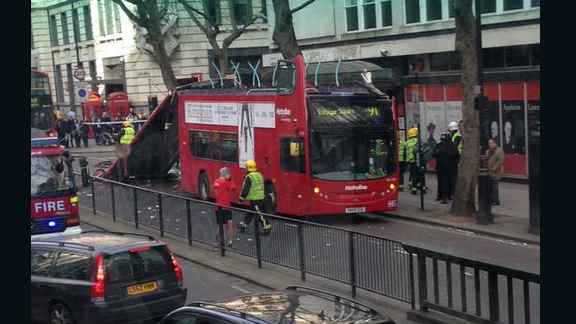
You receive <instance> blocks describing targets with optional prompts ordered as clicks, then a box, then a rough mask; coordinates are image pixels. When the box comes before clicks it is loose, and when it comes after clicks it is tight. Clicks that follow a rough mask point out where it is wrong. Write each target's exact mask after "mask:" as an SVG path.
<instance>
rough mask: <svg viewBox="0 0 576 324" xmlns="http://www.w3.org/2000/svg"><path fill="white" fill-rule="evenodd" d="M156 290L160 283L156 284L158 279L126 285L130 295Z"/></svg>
mask: <svg viewBox="0 0 576 324" xmlns="http://www.w3.org/2000/svg"><path fill="white" fill-rule="evenodd" d="M155 290H158V284H156V281H151V282H145V283H142V284H138V285H132V286H128V287H126V292H128V295H140V294H144V293H147V292H151V291H155Z"/></svg>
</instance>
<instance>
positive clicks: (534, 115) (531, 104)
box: [528, 100, 540, 128]
mask: <svg viewBox="0 0 576 324" xmlns="http://www.w3.org/2000/svg"><path fill="white" fill-rule="evenodd" d="M539 122H540V100H531V101H528V128H530V127H531V126H532V125H534V124H536V123H539Z"/></svg>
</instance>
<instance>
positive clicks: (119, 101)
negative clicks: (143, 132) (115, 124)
mask: <svg viewBox="0 0 576 324" xmlns="http://www.w3.org/2000/svg"><path fill="white" fill-rule="evenodd" d="M107 100H108V115H109V116H110V118H111V119H112V120H117V119H118V120H124V118H125V117H126V116H127V115H128V112H129V111H130V103H129V102H128V95H127V94H125V93H124V92H112V93H111V94H109V95H108V97H107Z"/></svg>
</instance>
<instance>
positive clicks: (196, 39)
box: [31, 0, 268, 111]
mask: <svg viewBox="0 0 576 324" xmlns="http://www.w3.org/2000/svg"><path fill="white" fill-rule="evenodd" d="M188 2H189V3H190V4H192V5H193V6H194V8H196V9H198V10H200V11H203V12H204V11H205V12H211V13H212V14H214V15H216V16H217V18H218V19H219V22H220V23H221V30H222V33H221V34H220V35H219V37H218V40H219V42H220V44H221V42H222V39H223V38H224V37H226V36H227V35H228V34H229V33H230V31H231V28H230V19H229V12H230V11H229V10H228V9H229V8H228V1H221V5H220V2H217V1H208V0H204V1H202V0H189V1H188ZM124 3H125V4H126V6H127V7H128V8H131V9H133V6H132V5H131V4H130V3H129V2H127V1H125V2H124ZM159 3H162V2H161V1H159ZM215 4H217V6H216V5H215ZM232 5H233V6H234V7H233V8H232V10H234V12H236V17H238V19H237V23H238V24H240V23H242V22H244V21H248V20H250V18H252V16H253V15H258V14H259V13H260V11H261V10H262V9H264V10H266V2H265V1H263V0H234V1H232ZM31 7H32V8H31V9H32V10H31V12H32V13H31V20H32V26H31V29H32V35H31V38H32V41H31V43H32V45H31V54H32V55H31V56H32V59H31V67H32V69H36V70H40V71H43V72H47V73H49V75H50V77H51V88H52V92H53V101H54V104H55V105H56V106H57V107H58V108H60V109H61V110H62V111H68V110H69V109H74V110H79V109H80V107H81V103H80V102H78V100H75V99H76V98H75V91H74V86H75V83H78V82H79V81H78V80H77V79H76V78H75V77H74V71H75V70H76V69H77V68H78V67H82V68H83V69H84V70H85V74H86V76H85V79H84V80H85V81H86V82H88V83H90V86H91V88H92V91H93V92H97V93H99V94H100V95H102V97H103V98H105V96H106V95H107V94H110V93H113V92H125V93H127V94H128V96H129V100H130V104H131V106H133V107H136V108H147V107H148V97H149V96H150V95H157V96H158V100H162V99H163V97H164V95H165V93H166V87H165V86H164V82H163V81H162V76H161V73H160V69H159V68H158V65H157V64H156V62H155V61H154V58H153V56H152V52H151V51H152V48H151V46H150V45H149V44H147V43H146V34H147V31H146V30H145V29H143V28H140V27H137V26H135V25H134V24H133V23H132V22H131V21H130V19H129V18H128V17H127V16H126V14H125V13H124V12H123V11H122V9H121V8H120V7H119V6H118V5H117V4H116V3H114V2H113V1H111V0H71V1H70V0H68V1H63V0H36V1H34V0H33V1H32V4H31ZM264 17H265V15H262V18H259V19H257V20H256V21H255V23H254V24H252V25H251V26H250V27H248V28H247V30H246V31H245V32H244V34H243V35H242V36H240V38H238V39H236V40H235V41H234V42H233V44H232V45H231V47H230V53H229V54H230V59H232V60H234V61H243V60H246V59H247V58H251V59H253V58H254V57H258V56H260V57H261V55H262V54H263V53H264V51H265V50H266V51H267V48H268V31H267V29H268V22H267V20H266V19H265V18H264ZM200 20H201V21H202V22H204V20H203V19H202V18H201V19H200ZM162 32H163V38H164V44H165V46H166V48H167V51H168V53H169V54H170V58H171V64H172V67H173V69H174V73H175V75H176V78H177V79H178V80H179V82H180V83H189V82H192V80H193V75H194V76H198V75H199V74H200V75H202V74H203V73H208V72H209V71H210V68H209V66H212V65H211V62H212V61H214V55H213V52H212V50H211V47H210V45H209V44H208V42H207V41H206V36H205V35H204V33H203V32H202V31H201V30H200V29H199V28H198V27H197V26H196V25H195V24H194V22H193V21H192V19H190V17H189V15H188V13H187V12H186V10H185V9H184V8H183V7H182V5H181V4H180V3H178V2H177V1H169V7H168V13H167V14H166V17H165V19H164V21H163V22H162ZM216 63H217V61H216ZM146 110H147V109H146Z"/></svg>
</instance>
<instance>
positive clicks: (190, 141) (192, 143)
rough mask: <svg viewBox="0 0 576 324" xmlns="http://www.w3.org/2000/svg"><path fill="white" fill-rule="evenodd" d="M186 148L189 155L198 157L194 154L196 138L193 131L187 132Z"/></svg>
mask: <svg viewBox="0 0 576 324" xmlns="http://www.w3.org/2000/svg"><path fill="white" fill-rule="evenodd" d="M188 147H189V148H190V155H192V156H198V154H197V153H196V136H195V132H194V131H193V130H190V131H188Z"/></svg>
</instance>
